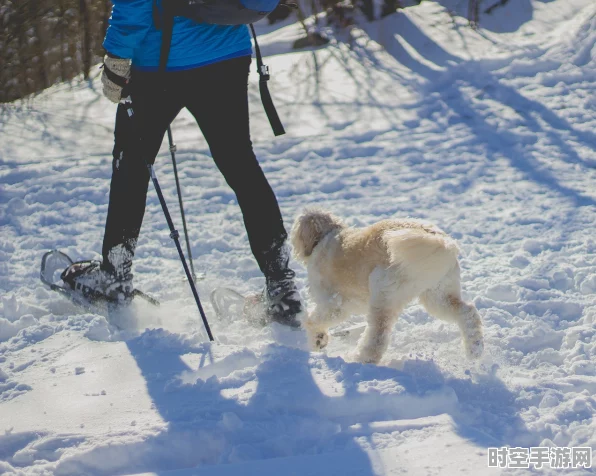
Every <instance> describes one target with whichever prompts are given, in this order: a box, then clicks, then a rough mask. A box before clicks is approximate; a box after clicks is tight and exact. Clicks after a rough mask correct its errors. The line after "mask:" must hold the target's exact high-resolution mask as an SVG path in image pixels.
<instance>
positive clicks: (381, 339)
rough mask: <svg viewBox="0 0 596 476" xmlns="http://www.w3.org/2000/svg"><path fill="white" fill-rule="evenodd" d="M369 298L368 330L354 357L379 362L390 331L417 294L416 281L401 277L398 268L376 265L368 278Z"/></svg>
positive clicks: (361, 339)
mask: <svg viewBox="0 0 596 476" xmlns="http://www.w3.org/2000/svg"><path fill="white" fill-rule="evenodd" d="M369 287H370V301H369V310H368V316H367V317H368V319H367V321H368V322H367V326H366V330H365V331H364V333H363V334H362V337H361V338H360V341H359V342H358V348H357V350H356V355H355V358H356V360H358V361H359V362H364V363H373V364H376V363H378V362H379V361H380V360H381V358H382V357H383V354H384V353H385V351H386V350H387V347H389V342H390V341H391V331H392V330H393V326H394V324H395V323H396V321H397V319H398V317H399V314H400V313H401V312H402V311H403V310H404V309H405V307H406V306H407V305H408V304H409V303H410V302H411V301H412V300H413V299H414V298H416V296H417V294H418V293H417V292H416V290H415V289H414V286H413V283H411V282H408V281H407V280H405V279H402V280H401V282H400V276H399V274H398V273H397V272H396V270H395V268H389V269H382V268H377V269H375V270H374V271H373V272H372V273H371V276H370V279H369Z"/></svg>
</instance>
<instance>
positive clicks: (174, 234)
mask: <svg viewBox="0 0 596 476" xmlns="http://www.w3.org/2000/svg"><path fill="white" fill-rule="evenodd" d="M123 96H125V97H123V99H122V100H123V103H124V106H125V107H126V112H127V114H128V117H129V119H130V120H131V124H132V126H133V127H132V129H133V134H135V136H136V137H140V136H139V135H137V131H136V130H135V127H134V125H135V120H134V109H133V107H132V99H131V97H130V94H127V95H126V94H123ZM135 136H133V137H135ZM142 158H143V161H144V162H145V165H146V166H147V169H148V171H149V177H151V181H152V182H153V186H154V187H155V191H156V192H157V197H158V198H159V203H160V204H161V208H162V209H163V213H164V215H165V216H166V221H167V222H168V227H169V228H170V238H172V239H173V240H174V243H175V244H176V249H177V250H178V255H179V256H180V261H182V267H183V268H184V272H185V273H186V277H187V279H188V283H189V284H190V289H191V291H192V295H193V296H194V298H195V302H196V303H197V307H198V308H199V314H201V319H203V324H204V326H205V330H206V331H207V335H208V336H209V340H210V341H214V340H215V339H214V338H213V334H212V333H211V328H210V327H209V322H207V316H205V311H204V310H203V306H202V305H201V299H200V298H199V293H198V292H197V288H196V286H195V282H194V280H193V277H192V276H191V274H190V269H189V268H188V264H187V263H186V258H184V253H183V251H182V247H181V246H180V240H179V238H180V233H178V230H176V228H174V222H173V221H172V216H171V215H170V212H169V211H168V206H167V205H166V201H165V199H164V197H163V193H162V192H161V187H160V186H159V182H158V181H157V175H155V170H153V165H151V164H150V163H148V162H147V160H145V157H142Z"/></svg>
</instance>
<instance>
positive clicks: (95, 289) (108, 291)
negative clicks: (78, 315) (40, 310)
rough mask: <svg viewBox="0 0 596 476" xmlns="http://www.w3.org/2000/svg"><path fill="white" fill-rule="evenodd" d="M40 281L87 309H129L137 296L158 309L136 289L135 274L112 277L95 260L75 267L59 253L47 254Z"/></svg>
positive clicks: (154, 303)
mask: <svg viewBox="0 0 596 476" xmlns="http://www.w3.org/2000/svg"><path fill="white" fill-rule="evenodd" d="M40 278H41V281H42V282H43V283H44V284H45V285H47V286H48V287H49V288H50V289H52V290H53V291H57V292H59V293H60V294H62V295H63V296H65V297H67V298H69V299H70V300H71V301H73V302H74V303H76V304H78V305H80V306H83V307H85V308H93V307H100V306H103V305H107V306H108V311H110V310H114V309H116V308H118V307H121V306H126V305H129V304H130V303H131V302H132V300H133V298H135V297H137V296H140V297H142V298H143V299H145V300H147V301H148V302H150V303H151V304H153V305H159V302H158V301H157V300H155V299H154V298H152V297H150V296H148V295H147V294H145V293H143V292H141V291H139V290H137V289H134V288H133V286H132V274H127V275H125V276H117V275H115V274H112V273H109V272H108V271H105V270H104V269H102V268H101V263H100V262H99V261H95V260H88V261H78V262H76V263H75V262H73V261H72V260H71V259H70V257H69V256H68V255H66V254H65V253H62V252H61V251H58V250H53V251H49V252H47V253H46V254H44V256H43V258H42V261H41V273H40Z"/></svg>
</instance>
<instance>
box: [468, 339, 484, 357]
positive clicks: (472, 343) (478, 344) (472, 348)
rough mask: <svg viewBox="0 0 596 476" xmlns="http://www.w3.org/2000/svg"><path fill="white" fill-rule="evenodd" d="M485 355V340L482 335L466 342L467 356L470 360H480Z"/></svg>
mask: <svg viewBox="0 0 596 476" xmlns="http://www.w3.org/2000/svg"><path fill="white" fill-rule="evenodd" d="M483 353H484V340H483V339H482V335H480V336H475V338H473V339H470V340H467V341H466V354H467V356H468V358H470V359H479V358H480V357H482V354H483Z"/></svg>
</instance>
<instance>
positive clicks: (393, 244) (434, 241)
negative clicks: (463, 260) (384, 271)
mask: <svg viewBox="0 0 596 476" xmlns="http://www.w3.org/2000/svg"><path fill="white" fill-rule="evenodd" d="M385 241H386V243H387V248H388V251H389V255H390V257H391V263H392V264H393V265H396V266H399V268H400V271H401V272H402V273H404V274H406V275H407V276H408V277H409V278H410V279H414V280H415V281H417V282H420V283H426V285H429V286H433V285H434V284H435V283H438V282H439V281H440V280H441V279H442V278H443V277H444V276H445V275H446V274H447V272H448V271H449V270H451V269H452V268H454V267H455V266H457V255H458V253H459V248H458V246H457V243H456V242H455V240H453V239H452V238H450V237H449V236H447V235H445V234H443V233H430V232H428V231H425V230H423V229H420V228H404V229H401V230H394V231H389V232H387V233H386V235H385Z"/></svg>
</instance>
